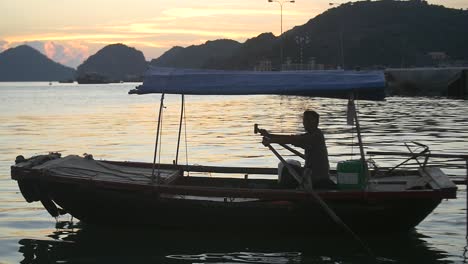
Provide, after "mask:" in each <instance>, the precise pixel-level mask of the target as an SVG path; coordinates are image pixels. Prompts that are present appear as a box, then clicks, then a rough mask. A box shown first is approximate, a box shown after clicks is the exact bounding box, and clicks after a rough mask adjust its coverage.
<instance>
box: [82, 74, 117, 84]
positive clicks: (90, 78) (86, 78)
mask: <svg viewBox="0 0 468 264" xmlns="http://www.w3.org/2000/svg"><path fill="white" fill-rule="evenodd" d="M76 81H77V82H78V84H108V83H111V81H110V80H109V78H107V77H106V76H104V75H102V74H99V73H96V72H88V73H84V74H81V75H79V76H78V77H77V78H76Z"/></svg>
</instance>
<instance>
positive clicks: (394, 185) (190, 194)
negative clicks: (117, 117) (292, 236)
mask: <svg viewBox="0 0 468 264" xmlns="http://www.w3.org/2000/svg"><path fill="white" fill-rule="evenodd" d="M246 86H248V89H246V88H245V87H246ZM384 89H385V82H384V75H383V72H347V71H339V72H326V71H322V72H312V73H311V72H242V71H233V72H231V71H211V70H208V71H204V70H178V69H168V68H152V69H150V70H149V71H148V72H147V74H146V76H145V80H144V82H143V84H142V85H141V86H139V87H137V88H136V89H135V90H132V91H130V92H129V93H132V94H148V93H160V94H161V103H160V108H159V110H160V111H159V121H160V120H161V119H160V118H161V113H162V111H164V95H165V94H166V93H175V94H181V96H182V105H181V119H180V126H179V142H180V132H181V129H182V121H183V116H184V113H185V110H184V104H185V103H184V102H185V101H184V95H186V94H217V95H223V94H226V95H227V94H281V95H285V96H291V95H299V96H325V97H334V98H336V97H338V98H343V99H346V100H348V108H349V110H350V120H351V122H352V124H353V125H355V126H356V129H357V137H358V142H359V147H360V159H357V160H351V161H349V160H348V161H343V162H341V163H339V164H338V165H339V166H338V167H337V169H336V170H335V169H334V170H331V171H330V175H331V178H332V179H333V180H334V181H335V182H336V184H337V185H336V188H328V189H314V188H313V187H312V188H306V187H305V186H303V185H301V184H300V183H301V176H300V173H299V172H298V171H300V167H298V166H297V161H290V160H285V159H284V158H283V157H282V156H281V155H280V154H279V153H278V152H277V151H276V149H275V147H274V146H272V145H268V147H269V149H270V150H271V151H272V152H273V153H274V154H275V155H276V156H277V157H278V159H279V160H280V163H279V165H278V167H276V168H266V167H241V166H239V167H226V166H201V165H188V164H185V165H183V164H179V163H178V149H179V142H178V144H177V154H176V158H175V160H174V162H173V164H160V163H157V162H156V160H157V153H158V147H160V146H158V144H159V135H160V132H161V129H162V128H161V126H160V124H161V122H158V126H157V127H158V128H157V132H156V140H155V152H154V157H153V162H152V163H151V162H150V163H148V162H146V163H145V162H129V161H113V160H96V159H94V157H93V156H92V155H88V154H86V155H84V156H77V155H69V156H66V157H62V156H61V154H60V153H49V154H46V155H39V156H35V157H31V158H24V157H23V156H18V157H17V158H16V161H15V165H13V166H11V176H12V179H13V180H16V181H17V183H18V186H19V189H20V191H21V193H22V195H23V196H24V198H25V200H26V201H27V202H37V201H40V202H41V203H42V205H43V206H44V207H45V209H46V210H47V211H48V212H49V213H50V214H51V215H52V216H54V217H57V216H59V215H61V214H65V213H69V214H71V215H72V216H73V217H75V218H77V219H79V220H81V221H82V222H83V223H87V224H92V225H135V224H138V225H153V226H158V227H162V228H175V229H185V228H186V229H191V230H194V229H196V230H198V229H200V230H204V229H208V230H231V231H232V230H241V231H245V230H248V231H259V232H260V231H267V232H288V233H290V232H301V233H304V232H310V233H323V232H325V233H328V232H341V231H340V230H343V229H345V230H348V231H351V230H352V231H353V232H371V233H388V232H408V231H410V230H412V229H413V228H414V227H415V226H417V225H418V224H419V223H420V222H421V221H422V220H424V219H425V218H426V216H428V215H429V214H430V213H431V212H432V211H433V210H434V209H435V208H436V207H437V206H438V205H439V204H440V203H441V201H442V200H443V199H454V198H456V193H457V187H456V185H455V184H454V183H453V182H452V181H451V180H450V179H449V178H448V177H447V175H445V174H444V172H443V171H442V170H441V169H440V168H437V167H433V166H430V164H429V163H428V157H429V154H428V153H429V148H428V147H426V146H424V145H422V144H419V143H417V142H416V143H415V144H416V145H417V146H418V147H422V148H423V150H422V151H420V152H413V151H411V148H408V149H409V150H410V152H409V153H408V156H409V158H408V159H407V161H408V160H413V161H414V160H416V161H418V159H421V158H423V159H424V161H421V162H419V161H418V164H419V165H420V166H419V168H416V169H409V168H405V167H404V166H402V165H403V164H404V163H402V164H399V165H397V166H395V167H393V168H379V167H377V166H370V165H369V164H370V163H369V160H368V159H366V154H365V153H364V149H363V143H362V138H361V134H360V127H359V119H358V115H357V113H356V111H355V107H354V100H357V99H364V100H382V99H384V96H385V93H384ZM259 131H261V130H260V129H259V128H258V126H257V125H255V126H254V132H259ZM283 147H285V148H286V149H288V150H291V151H292V152H293V153H295V154H296V155H297V157H298V158H300V157H303V155H302V154H301V153H300V152H299V151H297V150H296V149H294V148H292V147H290V146H288V145H283ZM386 154H387V155H388V154H389V153H386ZM194 172H203V173H215V174H217V175H218V174H219V175H222V176H219V177H203V176H193V173H194ZM233 175H235V176H236V177H233ZM239 175H241V177H239ZM258 175H261V176H262V177H258ZM268 175H269V177H268Z"/></svg>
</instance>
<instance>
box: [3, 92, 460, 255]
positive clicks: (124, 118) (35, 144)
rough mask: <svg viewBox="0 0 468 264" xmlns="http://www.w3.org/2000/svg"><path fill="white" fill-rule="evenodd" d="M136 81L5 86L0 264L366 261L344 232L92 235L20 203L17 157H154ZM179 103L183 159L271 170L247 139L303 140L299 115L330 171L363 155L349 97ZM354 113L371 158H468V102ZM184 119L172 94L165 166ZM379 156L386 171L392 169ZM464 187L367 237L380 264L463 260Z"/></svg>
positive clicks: (150, 117)
mask: <svg viewBox="0 0 468 264" xmlns="http://www.w3.org/2000/svg"><path fill="white" fill-rule="evenodd" d="M135 85H136V84H112V85H76V84H58V83H53V85H49V84H48V83H0V91H1V93H0V263H18V262H21V263H43V262H45V263H50V262H59V263H76V262H78V263H129V262H152V263H365V262H369V261H370V260H369V259H368V258H367V257H366V255H365V253H364V252H363V250H362V249H361V248H360V247H359V246H358V245H357V244H356V243H355V242H354V241H353V240H351V239H350V238H349V237H346V236H344V235H343V236H339V235H338V236H325V237H324V236H321V237H315V236H312V237H311V236H297V235H295V236H290V235H287V234H280V233H275V234H245V233H244V234H243V233H230V232H225V233H209V232H208V233H197V232H186V231H184V232H182V231H177V230H157V229H154V230H153V229H151V228H141V227H137V226H135V227H127V228H112V227H101V228H90V227H83V226H81V225H80V223H79V222H78V221H77V220H74V221H70V220H71V219H70V217H69V216H63V217H61V218H60V219H58V221H56V220H55V219H53V218H51V217H50V216H49V215H48V214H47V212H46V211H45V210H44V209H43V208H42V206H41V204H40V203H32V204H28V203H26V202H25V201H24V199H23V197H22V196H21V193H19V190H18V187H17V185H16V183H15V182H14V181H12V180H10V171H9V166H10V165H11V164H12V163H13V161H14V159H15V157H16V156H17V155H20V154H21V155H24V156H31V155H35V154H43V153H47V152H49V151H60V152H61V153H63V154H64V155H67V154H83V153H90V154H93V155H94V157H95V158H96V159H110V160H131V161H148V162H150V161H152V158H153V148H154V139H155V128H156V123H155V119H156V113H157V110H158V107H159V98H160V97H159V95H145V96H137V95H127V91H128V90H129V89H131V88H133V87H134V86H135ZM186 101H187V103H186V113H187V118H186V127H187V136H186V137H185V136H184V134H182V141H181V149H180V155H179V162H180V163H190V164H203V165H228V166H240V165H242V166H257V167H260V166H263V167H264V166H276V165H277V163H278V161H277V160H276V158H275V157H274V156H273V155H272V154H271V153H270V152H269V151H268V149H266V148H265V147H263V146H262V145H261V144H260V138H259V136H256V135H254V134H253V124H255V123H258V124H259V125H260V127H262V128H266V129H268V130H271V131H273V132H281V133H295V132H300V131H301V129H300V128H301V123H302V120H301V116H302V112H303V111H304V110H305V109H315V110H317V111H318V112H319V113H320V114H321V124H320V126H321V127H322V129H323V131H324V133H325V136H326V138H327V145H328V150H329V153H330V154H331V158H330V162H331V166H332V167H334V166H336V162H338V161H340V160H345V159H350V158H352V157H353V156H352V155H353V154H354V157H356V156H355V155H356V154H358V153H359V150H358V148H357V147H356V146H355V145H356V139H354V136H355V132H354V131H353V130H352V129H351V128H350V127H348V126H347V125H346V103H347V102H346V101H345V100H335V99H311V98H303V97H280V96H204V97H201V96H187V97H186ZM358 108H359V111H360V118H361V125H362V127H363V133H364V138H363V139H364V142H365V143H366V146H367V147H366V148H367V150H383V151H406V148H405V146H404V145H403V143H402V142H403V141H406V142H409V141H418V142H420V143H423V144H427V145H429V146H430V147H431V149H432V151H433V152H434V153H436V152H444V153H464V154H468V148H467V147H468V117H467V116H466V113H467V112H468V102H466V101H459V100H448V99H440V98H439V99H428V98H402V97H398V98H388V100H387V101H386V102H359V105H358ZM179 111H180V98H179V96H173V95H168V96H166V108H165V111H164V116H163V127H164V132H163V134H162V143H163V144H162V145H163V147H162V150H161V155H160V157H161V158H160V160H161V162H167V163H171V162H172V160H173V159H174V158H175V152H176V137H177V126H178V122H179V115H180V112H179ZM186 149H187V150H188V151H186ZM282 153H284V154H286V152H284V151H282ZM375 158H376V161H377V162H379V165H384V166H389V165H392V164H396V163H397V162H398V161H397V160H387V161H383V160H379V159H377V157H375ZM158 160H159V159H158ZM462 164H463V163H454V166H450V167H448V168H445V169H444V170H446V171H447V173H450V174H454V175H464V173H465V171H464V168H461V167H459V166H457V165H462ZM239 176H241V175H239ZM459 187H460V191H459V192H458V196H459V198H458V199H456V200H448V201H444V202H443V203H442V204H441V205H440V206H439V207H438V208H437V209H436V210H435V211H434V212H433V213H432V214H431V215H430V216H429V217H428V218H427V219H426V220H425V221H424V222H422V223H421V224H420V225H419V226H418V227H417V228H416V230H415V231H414V232H412V233H410V234H406V235H394V236H388V235H386V236H385V237H382V236H379V235H375V236H366V237H364V240H365V241H366V242H367V243H368V244H369V245H370V247H371V249H372V251H373V252H374V254H376V255H377V257H378V258H377V261H378V262H379V263H459V262H464V261H465V252H464V249H465V246H466V240H465V223H466V216H465V213H466V211H465V210H466V209H465V197H466V192H465V188H464V186H459ZM194 217H196V216H194ZM187 221H189V219H187ZM213 221H216V219H213ZM382 228H385V226H382Z"/></svg>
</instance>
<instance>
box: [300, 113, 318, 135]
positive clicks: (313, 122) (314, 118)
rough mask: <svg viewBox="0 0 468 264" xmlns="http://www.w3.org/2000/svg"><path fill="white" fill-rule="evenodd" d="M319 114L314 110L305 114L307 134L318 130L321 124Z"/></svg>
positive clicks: (304, 122)
mask: <svg viewBox="0 0 468 264" xmlns="http://www.w3.org/2000/svg"><path fill="white" fill-rule="evenodd" d="M319 118H320V116H319V114H318V113H317V112H315V111H312V110H307V111H305V112H304V116H303V119H302V123H303V125H304V128H305V130H306V131H307V132H311V131H312V130H314V129H316V128H317V127H318V124H319Z"/></svg>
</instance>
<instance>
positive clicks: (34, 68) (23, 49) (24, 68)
mask: <svg viewBox="0 0 468 264" xmlns="http://www.w3.org/2000/svg"><path fill="white" fill-rule="evenodd" d="M74 78H75V70H74V69H73V68H70V67H66V66H63V65H62V64H59V63H57V62H54V61H52V60H51V59H49V58H47V57H46V56H45V55H44V54H42V53H40V52H39V51H37V50H35V49H34V48H31V47H30V46H27V45H21V46H18V47H15V48H11V49H8V50H5V51H4V52H2V53H0V82H17V81H20V82H28V81H46V82H48V81H60V80H68V79H74Z"/></svg>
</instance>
